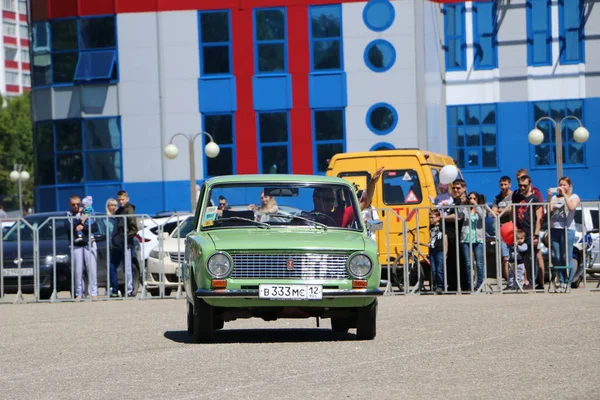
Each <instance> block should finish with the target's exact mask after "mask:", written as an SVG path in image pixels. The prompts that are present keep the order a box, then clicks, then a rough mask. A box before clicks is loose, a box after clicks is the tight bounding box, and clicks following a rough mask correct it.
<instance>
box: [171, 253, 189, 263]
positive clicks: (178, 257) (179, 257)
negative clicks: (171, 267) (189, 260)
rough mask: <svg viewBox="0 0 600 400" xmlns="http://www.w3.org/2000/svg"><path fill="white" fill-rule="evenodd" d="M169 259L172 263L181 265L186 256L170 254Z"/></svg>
mask: <svg viewBox="0 0 600 400" xmlns="http://www.w3.org/2000/svg"><path fill="white" fill-rule="evenodd" d="M169 257H170V258H171V261H172V262H174V263H177V264H181V263H183V261H184V260H185V255H184V254H183V253H169Z"/></svg>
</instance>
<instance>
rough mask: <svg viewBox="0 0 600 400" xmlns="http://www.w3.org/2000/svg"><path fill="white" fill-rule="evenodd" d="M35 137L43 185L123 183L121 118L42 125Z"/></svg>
mask: <svg viewBox="0 0 600 400" xmlns="http://www.w3.org/2000/svg"><path fill="white" fill-rule="evenodd" d="M35 133H36V134H35V143H36V159H37V161H36V165H37V171H38V173H41V178H40V182H39V184H40V185H52V184H55V183H56V184H72V183H80V182H96V183H97V182H103V181H121V180H122V170H123V169H122V165H121V123H120V119H119V117H106V118H89V119H72V120H56V121H53V123H52V124H51V125H50V126H49V123H46V122H42V123H38V124H36V129H35ZM55 166H56V168H55ZM54 171H56V173H54Z"/></svg>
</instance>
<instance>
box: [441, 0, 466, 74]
mask: <svg viewBox="0 0 600 400" xmlns="http://www.w3.org/2000/svg"><path fill="white" fill-rule="evenodd" d="M466 49H467V44H466V33H465V5H464V3H461V4H446V5H444V52H445V57H446V70H447V71H464V70H466V68H467V66H466V64H467V62H466Z"/></svg>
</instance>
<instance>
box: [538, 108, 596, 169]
mask: <svg viewBox="0 0 600 400" xmlns="http://www.w3.org/2000/svg"><path fill="white" fill-rule="evenodd" d="M566 116H573V117H576V118H578V119H579V120H580V121H582V122H583V100H556V101H539V102H535V103H533V117H534V120H533V121H532V125H533V124H535V122H536V121H538V120H539V119H540V118H542V117H551V118H552V119H554V121H555V122H556V123H557V124H558V123H559V121H561V120H562V119H563V118H565V117H566ZM537 127H538V128H539V129H540V130H541V131H542V132H544V141H543V142H542V143H541V144H540V145H539V146H535V147H534V148H535V153H534V163H533V165H535V166H554V165H556V131H555V128H554V124H552V122H550V121H547V120H544V121H540V122H539V123H538V124H537ZM578 127H579V123H578V122H577V120H575V119H572V118H569V119H566V120H564V121H563V122H562V125H561V128H562V129H561V133H562V135H561V136H562V142H563V143H562V154H563V164H564V165H583V164H585V145H584V144H583V143H577V142H576V141H575V140H574V139H573V132H575V129H577V128H578Z"/></svg>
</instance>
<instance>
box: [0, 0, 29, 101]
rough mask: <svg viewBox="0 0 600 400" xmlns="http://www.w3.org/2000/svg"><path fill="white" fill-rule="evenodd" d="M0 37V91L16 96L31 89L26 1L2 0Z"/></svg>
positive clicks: (3, 93)
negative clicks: (1, 49) (0, 40)
mask: <svg viewBox="0 0 600 400" xmlns="http://www.w3.org/2000/svg"><path fill="white" fill-rule="evenodd" d="M2 38H3V41H2V42H3V44H4V45H3V52H2V57H3V59H4V62H2V72H1V73H0V93H1V94H2V95H3V96H9V97H10V96H17V95H20V94H23V93H24V92H26V91H29V90H31V70H30V58H29V39H30V36H29V23H28V19H27V1H26V0H2Z"/></svg>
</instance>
